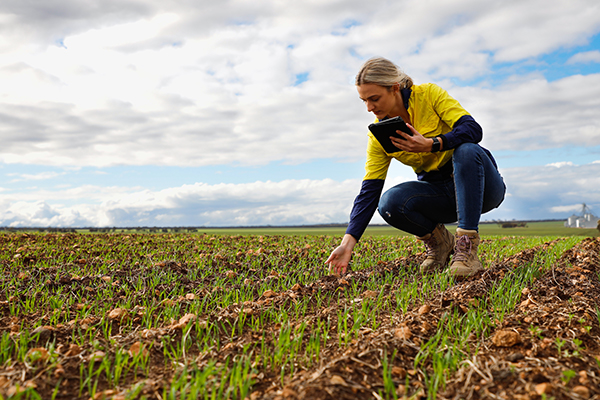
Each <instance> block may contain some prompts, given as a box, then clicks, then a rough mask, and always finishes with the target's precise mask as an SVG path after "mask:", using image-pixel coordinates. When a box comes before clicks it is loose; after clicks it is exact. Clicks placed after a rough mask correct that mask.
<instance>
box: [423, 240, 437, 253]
mask: <svg viewBox="0 0 600 400" xmlns="http://www.w3.org/2000/svg"><path fill="white" fill-rule="evenodd" d="M423 242H424V243H425V248H426V249H427V257H430V256H431V257H435V256H436V255H437V252H436V250H437V248H438V242H437V240H436V238H435V236H434V235H431V237H430V238H429V239H426V240H423Z"/></svg>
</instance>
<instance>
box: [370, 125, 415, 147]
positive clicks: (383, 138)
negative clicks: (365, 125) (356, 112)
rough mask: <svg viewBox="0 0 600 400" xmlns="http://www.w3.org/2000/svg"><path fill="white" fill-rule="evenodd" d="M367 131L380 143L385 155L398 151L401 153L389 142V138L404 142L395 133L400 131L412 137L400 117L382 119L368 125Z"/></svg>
mask: <svg viewBox="0 0 600 400" xmlns="http://www.w3.org/2000/svg"><path fill="white" fill-rule="evenodd" d="M369 130H370V131H371V133H372V134H373V136H375V138H376V139H377V141H379V143H381V146H383V149H384V150H385V151H386V152H387V153H396V152H398V151H402V150H400V149H399V148H397V147H396V146H394V144H393V143H392V141H391V140H390V136H393V137H397V138H399V139H402V140H406V139H404V138H403V137H402V136H400V135H399V134H398V133H396V131H402V132H404V133H406V134H407V135H410V136H412V135H413V134H412V132H411V131H410V129H408V126H406V123H405V122H404V120H403V119H402V117H400V116H398V117H394V118H388V119H384V120H383V121H379V122H377V123H374V124H371V125H369Z"/></svg>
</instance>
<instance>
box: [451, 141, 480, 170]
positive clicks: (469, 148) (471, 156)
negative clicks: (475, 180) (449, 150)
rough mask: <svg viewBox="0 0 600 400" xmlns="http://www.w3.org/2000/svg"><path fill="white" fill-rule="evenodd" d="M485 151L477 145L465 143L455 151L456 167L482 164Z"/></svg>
mask: <svg viewBox="0 0 600 400" xmlns="http://www.w3.org/2000/svg"><path fill="white" fill-rule="evenodd" d="M483 154H484V150H483V148H482V147H481V146H479V145H478V144H476V143H463V144H461V145H460V146H458V147H456V148H455V149H454V153H453V154H452V162H453V163H454V166H455V167H456V165H457V164H458V165H465V166H469V165H477V164H481V162H482V159H483V158H482V156H483Z"/></svg>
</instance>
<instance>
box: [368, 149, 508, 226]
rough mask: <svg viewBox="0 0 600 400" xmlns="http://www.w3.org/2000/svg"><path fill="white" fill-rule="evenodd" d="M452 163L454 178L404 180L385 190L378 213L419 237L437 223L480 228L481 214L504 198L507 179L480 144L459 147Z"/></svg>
mask: <svg viewBox="0 0 600 400" xmlns="http://www.w3.org/2000/svg"><path fill="white" fill-rule="evenodd" d="M452 163H453V167H454V174H453V178H450V179H447V180H443V181H439V182H425V181H413V182H404V183H401V184H399V185H397V186H394V187H393V188H391V189H390V190H388V191H387V192H385V193H384V194H383V196H381V199H380V200H379V214H381V216H382V217H383V219H384V220H385V221H386V222H387V223H388V224H390V225H391V226H393V227H395V228H398V229H400V230H402V231H405V232H408V233H411V234H413V235H416V236H425V235H426V234H428V233H430V232H432V231H433V230H434V229H435V227H436V225H437V224H438V223H452V222H456V221H458V227H459V228H461V229H469V230H477V229H478V225H479V219H480V218H481V214H483V213H486V212H488V211H490V210H492V209H494V208H497V207H498V206H499V205H500V203H502V201H503V200H504V193H505V192H506V186H505V185H504V180H503V179H502V176H500V173H499V172H498V169H497V168H496V166H495V165H494V163H493V162H492V160H491V159H490V157H489V156H488V155H487V153H486V152H485V150H483V148H481V147H480V146H479V145H477V144H473V143H463V144H461V145H460V146H458V147H456V148H455V149H454V154H453V155H452Z"/></svg>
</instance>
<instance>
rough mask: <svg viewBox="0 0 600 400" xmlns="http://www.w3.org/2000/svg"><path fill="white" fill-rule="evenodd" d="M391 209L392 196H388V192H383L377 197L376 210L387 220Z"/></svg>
mask: <svg viewBox="0 0 600 400" xmlns="http://www.w3.org/2000/svg"><path fill="white" fill-rule="evenodd" d="M391 209H392V196H390V192H389V191H387V192H385V193H384V194H383V195H382V196H381V198H380V199H379V205H378V206H377V210H378V211H379V215H381V217H382V218H383V219H384V220H385V221H388V220H389V218H391V216H392V215H391Z"/></svg>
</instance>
